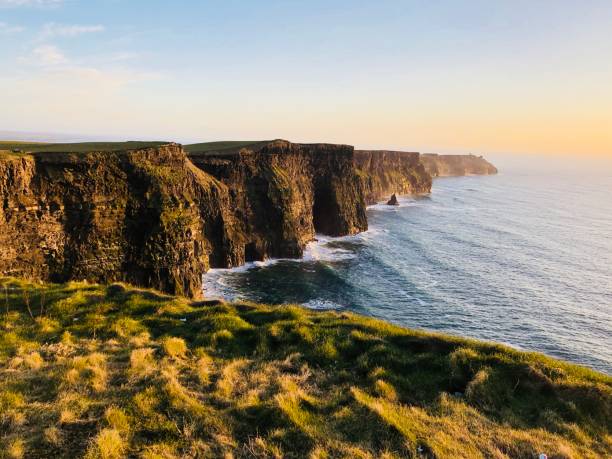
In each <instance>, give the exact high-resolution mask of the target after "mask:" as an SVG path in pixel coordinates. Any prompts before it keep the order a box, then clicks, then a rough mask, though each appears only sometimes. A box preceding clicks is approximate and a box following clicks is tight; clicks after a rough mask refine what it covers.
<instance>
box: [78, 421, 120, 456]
mask: <svg viewBox="0 0 612 459" xmlns="http://www.w3.org/2000/svg"><path fill="white" fill-rule="evenodd" d="M127 449H128V445H127V442H126V441H125V439H124V438H123V437H122V436H121V433H120V432H119V431H118V430H116V429H112V428H109V429H103V430H101V431H100V433H98V435H96V437H95V438H94V440H93V442H92V444H91V446H90V447H89V449H88V450H87V454H86V455H85V458H86V459H122V458H124V457H126V451H127Z"/></svg>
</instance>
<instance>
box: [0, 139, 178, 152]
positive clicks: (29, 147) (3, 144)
mask: <svg viewBox="0 0 612 459" xmlns="http://www.w3.org/2000/svg"><path fill="white" fill-rule="evenodd" d="M167 143H168V142H136V141H129V142H80V143H42V142H15V141H0V151H3V152H5V153H13V154H15V153H17V154H19V153H21V154H23V153H87V152H93V151H125V150H137V149H141V148H149V147H158V146H160V145H166V144H167ZM14 150H19V151H17V152H15V151H14Z"/></svg>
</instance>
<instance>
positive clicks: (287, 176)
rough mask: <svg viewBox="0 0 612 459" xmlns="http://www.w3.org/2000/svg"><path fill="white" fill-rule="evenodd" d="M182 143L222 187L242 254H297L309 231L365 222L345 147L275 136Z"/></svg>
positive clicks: (338, 230) (349, 228)
mask: <svg viewBox="0 0 612 459" xmlns="http://www.w3.org/2000/svg"><path fill="white" fill-rule="evenodd" d="M187 149H188V151H189V152H188V155H189V157H190V159H191V160H192V161H193V163H194V164H195V165H196V166H197V167H199V168H200V169H202V170H203V171H205V172H206V173H208V174H210V175H212V176H214V177H215V178H217V179H219V180H220V181H221V182H223V183H224V184H225V185H226V186H227V187H228V189H229V193H230V199H231V207H232V209H233V210H234V217H235V221H236V223H237V225H238V226H239V232H240V233H241V234H242V235H243V236H244V241H245V250H244V260H245V261H253V260H263V259H265V258H269V257H292V258H295V257H300V256H302V254H303V251H304V248H305V247H306V244H307V243H308V242H309V241H311V240H313V238H314V235H315V232H318V233H323V234H327V235H331V236H344V235H348V234H355V233H357V232H359V231H364V230H365V229H367V218H366V213H365V202H364V198H363V194H362V190H361V185H360V181H359V178H358V177H357V175H356V173H355V169H354V167H353V148H352V147H349V146H345V145H327V144H312V145H302V144H293V143H290V142H287V141H284V140H276V141H270V142H261V143H254V144H251V145H240V146H238V147H237V148H226V149H220V150H216V151H215V150H204V149H203V148H202V147H200V146H197V145H194V146H188V147H187Z"/></svg>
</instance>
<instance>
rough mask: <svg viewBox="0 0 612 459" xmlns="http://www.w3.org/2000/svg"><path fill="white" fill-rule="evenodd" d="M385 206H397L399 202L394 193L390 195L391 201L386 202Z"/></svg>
mask: <svg viewBox="0 0 612 459" xmlns="http://www.w3.org/2000/svg"><path fill="white" fill-rule="evenodd" d="M387 205H388V206H399V202H398V200H397V196H396V195H395V193H393V194H392V195H391V199H389V200H388V201H387Z"/></svg>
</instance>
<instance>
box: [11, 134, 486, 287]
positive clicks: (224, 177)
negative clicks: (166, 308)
mask: <svg viewBox="0 0 612 459" xmlns="http://www.w3.org/2000/svg"><path fill="white" fill-rule="evenodd" d="M3 148H4V147H2V146H1V145H0V150H2V149H3ZM32 150H33V151H29V150H28V149H27V148H25V147H24V148H23V151H21V149H19V150H16V151H12V150H7V151H5V152H4V153H2V152H0V200H1V201H0V202H2V205H1V206H0V274H2V275H7V276H14V277H20V278H26V279H33V280H41V281H53V282H64V281H68V280H87V281H91V282H100V283H109V282H114V281H124V282H129V283H131V284H134V285H137V286H141V287H150V288H155V289H158V290H161V291H164V292H167V293H171V294H179V295H186V296H189V297H197V296H199V295H200V294H201V291H202V274H203V273H205V272H206V271H208V270H209V269H211V268H231V267H236V266H240V265H242V264H244V263H245V262H249V261H259V260H264V259H267V258H272V257H282V258H299V257H301V256H302V254H303V251H304V249H305V247H306V245H307V244H308V242H310V241H312V240H313V239H314V236H315V233H321V234H325V235H329V236H345V235H349V234H356V233H358V232H361V231H364V230H366V229H367V217H366V206H367V205H369V204H372V203H375V202H377V201H379V200H387V199H389V198H390V197H391V195H392V194H395V193H397V194H416V193H428V192H430V191H431V183H432V177H434V176H442V175H467V174H489V173H495V172H496V169H495V168H494V167H493V166H492V165H491V164H489V163H488V162H486V161H485V160H484V159H483V158H481V157H476V156H473V155H469V156H452V155H435V156H432V155H420V154H419V153H409V152H393V151H359V150H357V151H355V150H354V149H353V147H351V146H348V145H332V144H295V143H291V142H288V141H285V140H274V141H266V142H253V143H224V144H198V145H190V146H186V147H185V148H183V147H182V146H181V145H178V144H175V143H168V144H151V145H146V144H129V143H128V144H124V145H122V144H108V145H107V146H105V147H102V146H100V145H92V144H65V145H53V144H49V146H48V147H45V145H40V144H38V145H36V146H35V148H32Z"/></svg>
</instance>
